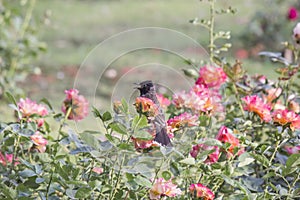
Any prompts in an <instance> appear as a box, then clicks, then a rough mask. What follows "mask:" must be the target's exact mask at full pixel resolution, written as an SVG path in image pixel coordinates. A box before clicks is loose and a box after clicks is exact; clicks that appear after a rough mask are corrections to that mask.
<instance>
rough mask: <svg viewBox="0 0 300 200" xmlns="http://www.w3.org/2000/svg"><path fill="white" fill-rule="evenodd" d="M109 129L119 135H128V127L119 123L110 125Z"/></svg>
mask: <svg viewBox="0 0 300 200" xmlns="http://www.w3.org/2000/svg"><path fill="white" fill-rule="evenodd" d="M109 127H110V128H111V129H112V130H114V131H116V132H117V133H121V134H122V135H127V130H126V127H125V126H124V125H123V124H120V123H119V122H112V123H110V124H109Z"/></svg>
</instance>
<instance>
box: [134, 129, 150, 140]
mask: <svg viewBox="0 0 300 200" xmlns="http://www.w3.org/2000/svg"><path fill="white" fill-rule="evenodd" d="M134 137H135V138H138V139H143V140H151V139H153V136H152V135H151V134H150V133H149V132H148V131H145V130H139V131H137V132H136V133H135V134H134Z"/></svg>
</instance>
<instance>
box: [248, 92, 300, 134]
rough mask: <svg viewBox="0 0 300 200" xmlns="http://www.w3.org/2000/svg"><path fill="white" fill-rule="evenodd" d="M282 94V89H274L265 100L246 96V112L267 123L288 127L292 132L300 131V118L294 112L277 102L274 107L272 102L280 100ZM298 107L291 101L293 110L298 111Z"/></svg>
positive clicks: (290, 105)
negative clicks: (276, 99)
mask: <svg viewBox="0 0 300 200" xmlns="http://www.w3.org/2000/svg"><path fill="white" fill-rule="evenodd" d="M276 91H277V92H276ZM278 91H279V92H278ZM280 94H281V89H280V90H278V89H274V90H272V91H271V92H269V94H268V96H267V97H266V98H265V100H263V99H262V98H260V97H259V96H257V95H253V96H246V97H244V98H242V100H243V101H244V102H245V104H244V110H246V111H249V112H253V113H255V114H257V115H258V116H259V117H260V118H261V119H262V120H263V121H265V122H271V121H273V123H275V124H278V125H280V126H288V127H289V128H290V129H291V130H295V129H300V116H299V115H297V114H296V113H295V112H294V111H293V110H288V108H286V107H285V106H284V105H282V104H280V102H276V103H274V104H273V106H272V104H271V102H272V101H273V100H274V99H275V98H278V97H279V95H280ZM298 106H299V105H298V104H297V103H296V102H294V101H290V103H289V107H290V108H291V109H294V110H297V107H298ZM272 107H273V110H272Z"/></svg>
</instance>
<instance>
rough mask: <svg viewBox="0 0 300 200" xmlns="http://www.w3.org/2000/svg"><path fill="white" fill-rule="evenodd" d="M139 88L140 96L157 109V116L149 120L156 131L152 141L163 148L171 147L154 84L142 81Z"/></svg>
mask: <svg viewBox="0 0 300 200" xmlns="http://www.w3.org/2000/svg"><path fill="white" fill-rule="evenodd" d="M139 86H140V87H138V88H137V89H138V90H139V91H140V96H141V97H145V98H148V99H151V100H152V101H153V102H154V103H155V104H156V105H158V107H159V114H158V115H157V116H155V118H154V119H153V120H150V123H153V124H154V126H155V129H156V135H155V138H154V141H156V142H158V143H160V144H162V145H163V146H171V140H170V138H169V136H168V134H167V128H166V121H165V115H164V112H163V110H162V109H161V107H160V103H159V101H158V99H157V97H156V91H155V86H154V84H153V83H152V81H143V82H141V83H139Z"/></svg>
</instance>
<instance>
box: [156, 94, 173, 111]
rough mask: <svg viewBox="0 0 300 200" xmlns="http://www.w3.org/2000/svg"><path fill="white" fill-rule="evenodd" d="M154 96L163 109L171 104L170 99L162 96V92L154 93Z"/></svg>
mask: <svg viewBox="0 0 300 200" xmlns="http://www.w3.org/2000/svg"><path fill="white" fill-rule="evenodd" d="M156 97H157V99H158V101H159V104H160V106H161V107H162V108H163V109H166V108H167V107H168V106H169V105H170V104H171V101H170V100H169V99H168V98H166V97H164V96H163V95H162V94H156Z"/></svg>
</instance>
